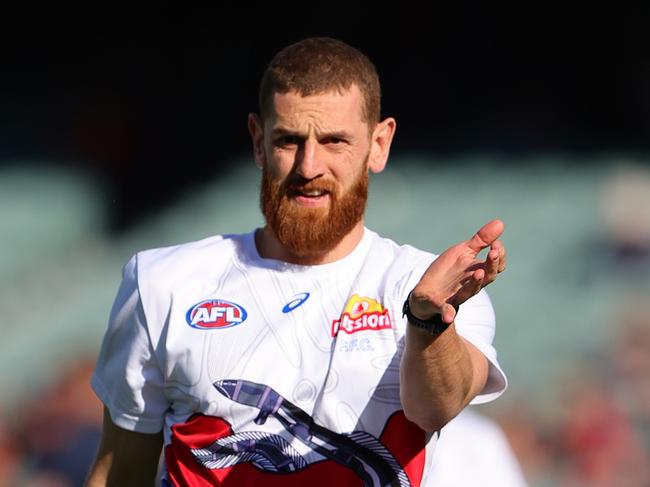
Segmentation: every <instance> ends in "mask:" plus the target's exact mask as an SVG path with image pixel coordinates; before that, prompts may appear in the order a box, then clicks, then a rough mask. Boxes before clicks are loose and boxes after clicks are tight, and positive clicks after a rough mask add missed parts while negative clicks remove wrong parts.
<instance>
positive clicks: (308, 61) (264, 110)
mask: <svg viewBox="0 0 650 487" xmlns="http://www.w3.org/2000/svg"><path fill="white" fill-rule="evenodd" d="M353 84H356V85H357V86H358V87H359V90H360V91H361V94H362V96H363V99H364V102H363V118H364V120H365V121H366V122H367V123H368V125H370V126H371V127H373V126H374V125H375V124H376V123H377V122H379V116H380V98H381V88H380V86H379V77H378V76H377V71H376V69H375V66H374V65H373V64H372V62H371V61H370V60H369V59H368V58H367V57H366V55H365V54H363V53H362V52H361V51H359V50H357V49H355V48H354V47H352V46H349V45H348V44H346V43H344V42H342V41H339V40H336V39H331V38H329V37H312V38H308V39H304V40H302V41H300V42H297V43H295V44H292V45H290V46H287V47H285V48H284V49H282V50H281V51H280V52H278V53H277V54H276V55H275V56H274V57H273V59H271V62H270V63H269V65H268V66H267V68H266V70H265V71H264V75H263V76H262V82H261V84H260V91H259V107H260V113H261V115H262V119H264V118H265V117H266V116H267V115H268V114H269V113H270V111H271V110H272V107H271V105H270V104H271V99H272V97H273V94H274V93H287V92H289V91H295V92H297V93H299V94H300V95H301V96H309V95H316V94H320V93H325V92H327V91H333V90H337V91H339V92H341V91H344V90H348V89H350V88H351V86H352V85H353Z"/></svg>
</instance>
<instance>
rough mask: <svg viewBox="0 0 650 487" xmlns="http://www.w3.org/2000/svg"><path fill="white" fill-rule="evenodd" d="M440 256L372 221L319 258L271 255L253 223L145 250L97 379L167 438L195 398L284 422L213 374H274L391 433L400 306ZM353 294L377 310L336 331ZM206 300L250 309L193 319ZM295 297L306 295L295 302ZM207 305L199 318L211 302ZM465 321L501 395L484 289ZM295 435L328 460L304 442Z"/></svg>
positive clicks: (130, 272) (245, 422)
mask: <svg viewBox="0 0 650 487" xmlns="http://www.w3.org/2000/svg"><path fill="white" fill-rule="evenodd" d="M434 258H435V256H434V255H432V254H429V253H426V252H422V251H420V250H417V249H415V248H413V247H410V246H398V245H396V244H395V243H394V242H392V241H390V240H388V239H384V238H381V237H380V236H378V235H377V234H375V233H374V232H372V231H370V230H368V229H365V231H364V237H363V239H362V241H361V242H360V243H359V245H358V246H357V247H356V249H355V250H354V251H353V252H352V253H351V254H350V255H348V256H347V257H345V258H344V259H342V260H339V261H337V262H334V263H330V264H324V265H319V266H299V265H293V264H287V263H284V262H280V261H275V260H270V259H262V258H260V256H259V254H258V253H257V250H256V247H255V243H254V233H249V234H243V235H225V236H215V237H211V238H208V239H205V240H201V241H198V242H192V243H188V244H183V245H179V246H175V247H169V248H162V249H154V250H148V251H144V252H140V253H138V254H137V255H136V256H134V257H133V258H132V259H131V260H130V261H129V262H128V263H127V264H126V266H125V267H124V270H123V281H122V285H121V287H120V290H119V292H118V295H117V298H116V300H115V304H114V306H113V310H112V312H111V317H110V321H109V325H108V330H107V332H106V335H105V338H104V342H103V344H102V349H101V352H100V356H99V359H98V362H97V367H96V370H95V374H94V376H93V380H92V384H93V387H94V389H95V391H96V393H97V394H98V396H99V397H100V399H101V400H102V401H103V402H104V404H105V405H106V406H107V408H108V409H109V411H110V413H111V417H112V419H113V422H114V423H115V424H116V425H118V426H120V427H122V428H125V429H128V430H133V431H138V432H143V433H155V432H158V431H160V430H162V429H164V432H165V443H166V444H167V443H169V442H170V428H171V427H172V425H174V424H178V423H183V422H184V421H185V420H186V419H187V418H188V417H189V416H191V415H192V414H193V413H197V412H198V413H202V414H205V415H209V416H215V417H219V418H224V419H226V420H227V421H228V422H229V423H230V424H231V425H232V428H233V430H234V431H260V429H264V428H267V427H268V428H270V430H271V429H273V428H274V427H275V428H276V430H277V425H275V426H273V425H272V424H271V423H273V422H272V421H267V422H266V423H265V424H264V425H259V424H254V423H253V420H254V419H255V417H256V415H257V414H258V413H259V410H256V409H255V408H253V407H250V406H245V405H242V404H239V403H237V402H233V401H232V400H231V399H228V398H227V397H224V395H223V394H220V393H219V392H218V391H217V389H216V388H215V386H214V385H213V384H214V383H215V382H216V381H219V380H224V379H230V380H243V381H249V382H251V383H257V384H264V385H266V386H269V387H271V388H272V389H273V390H275V391H277V392H278V393H279V394H280V395H281V396H282V397H284V398H286V399H287V400H289V401H291V402H292V403H293V404H295V405H297V406H298V407H299V408H301V409H302V410H304V411H306V412H307V413H308V414H309V415H310V416H311V417H312V418H313V419H314V421H315V423H317V424H319V425H322V426H324V427H326V428H328V429H330V430H331V431H334V432H349V431H353V430H359V429H362V430H364V431H366V432H368V433H370V434H371V435H373V436H374V437H379V436H380V434H381V433H382V429H383V428H384V426H385V424H386V421H387V418H388V417H389V416H390V415H392V414H394V413H395V412H396V411H399V410H401V405H400V401H399V357H400V352H401V347H402V346H403V337H404V332H405V327H406V321H405V319H404V318H402V316H401V306H402V303H403V301H404V299H405V298H406V296H407V294H408V292H409V291H410V290H411V289H412V288H413V287H414V285H415V284H416V283H417V281H418V280H419V279H420V277H421V275H422V273H423V272H424V270H425V269H426V268H427V266H428V265H429V264H430V262H431V261H432V260H433V259H434ZM306 293H308V294H309V296H308V297H307V298H306V299H304V298H305V296H306ZM354 295H357V297H358V298H354ZM351 297H352V298H353V299H352V304H355V303H356V304H355V307H360V308H359V309H357V311H359V312H362V311H363V310H362V308H363V307H364V306H366V307H369V308H368V309H369V311H367V313H366V314H367V319H366V318H364V319H366V321H363V320H361V321H359V322H358V323H357V325H356V326H361V325H366V328H364V329H361V330H357V331H354V332H352V333H349V332H351V331H353V328H354V326H355V325H354V320H351V319H347V320H346V319H345V318H342V319H341V321H340V323H339V325H338V335H337V338H336V339H334V338H333V337H332V330H333V329H336V328H337V325H336V324H335V322H336V320H337V319H340V318H341V316H342V313H343V311H344V308H345V306H346V303H350V302H351V301H350V298H351ZM301 299H303V301H301ZM206 300H224V301H227V302H229V303H234V304H235V305H236V306H238V307H239V309H240V310H241V309H243V310H245V312H246V319H245V320H244V321H242V322H241V323H239V324H237V323H232V324H231V326H227V327H221V328H210V329H199V328H196V327H194V326H191V324H190V323H191V321H192V318H191V317H190V318H188V312H189V313H191V310H192V309H193V307H194V306H195V305H197V303H201V302H203V301H206ZM291 302H293V303H294V305H297V306H296V307H295V308H293V309H291V310H288V309H287V308H285V305H288V303H291ZM219 306H222V307H221V308H219V311H218V312H216V315H214V316H213V318H215V317H217V315H220V316H222V317H229V318H230V319H231V321H233V320H236V319H237V316H236V315H237V313H238V311H237V310H232V309H231V310H227V309H226V307H228V305H223V304H221V305H219ZM283 308H284V309H285V311H288V312H283ZM373 310H378V311H377V312H376V313H374V317H372V318H371V316H373V313H372V311H373ZM385 310H387V312H385ZM196 313H197V314H195V315H193V316H194V319H195V320H198V319H199V318H200V317H207V316H208V315H209V310H207V311H206V310H204V309H200V310H198V311H196ZM382 313H383V315H382ZM361 314H362V315H363V313H361ZM386 315H387V316H386ZM355 316H356V315H355ZM381 316H383V317H381ZM369 323H370V324H371V325H372V324H373V323H374V325H375V327H374V328H373V327H372V326H368V324H369ZM388 325H390V326H388ZM456 326H457V330H458V333H459V334H461V335H462V336H464V337H465V338H466V339H467V340H469V341H470V342H471V343H473V344H474V345H475V346H476V347H478V348H479V349H480V350H481V351H482V352H483V353H484V354H485V356H486V357H487V359H488V360H489V362H490V371H489V378H488V383H487V385H486V387H485V389H484V390H483V392H482V394H481V395H479V396H478V397H477V398H476V399H475V401H474V402H485V401H489V400H492V399H494V398H495V397H497V396H498V395H500V394H501V393H502V392H503V390H504V389H505V387H506V379H505V375H504V374H503V372H502V371H501V369H500V368H499V365H498V362H497V358H496V352H495V350H494V348H493V346H492V339H493V337H494V313H493V310H492V305H491V303H490V300H489V298H488V296H487V294H486V293H485V292H484V291H481V292H480V293H479V294H478V295H477V296H475V297H473V298H472V299H470V300H469V301H468V302H467V303H465V304H464V305H462V306H461V309H460V312H459V314H458V317H457V320H456ZM276 432H277V431H276ZM433 443H434V441H430V442H429V445H428V446H427V449H428V450H429V449H431V450H432V447H433ZM296 448H298V449H299V450H300V452H301V453H304V454H305V455H307V456H309V455H311V456H312V457H313V458H312V459H313V460H318V458H317V457H318V454H317V453H315V452H313V451H305V448H304V445H301V444H299V445H297V446H296ZM428 455H430V453H428Z"/></svg>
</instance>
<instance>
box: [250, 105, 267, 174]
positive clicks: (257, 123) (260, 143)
mask: <svg viewBox="0 0 650 487" xmlns="http://www.w3.org/2000/svg"><path fill="white" fill-rule="evenodd" d="M248 132H250V134H251V140H252V142H253V155H254V156H255V165H256V166H257V167H259V168H260V169H261V168H263V167H264V165H265V164H266V153H265V152H264V126H263V124H262V119H261V118H260V116H259V115H258V114H257V113H249V114H248Z"/></svg>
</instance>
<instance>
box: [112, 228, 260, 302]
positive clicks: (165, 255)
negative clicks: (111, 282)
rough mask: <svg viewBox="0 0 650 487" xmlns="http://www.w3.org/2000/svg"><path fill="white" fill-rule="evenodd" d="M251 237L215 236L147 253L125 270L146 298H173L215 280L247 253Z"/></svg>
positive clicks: (144, 251) (133, 260)
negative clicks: (188, 287)
mask: <svg viewBox="0 0 650 487" xmlns="http://www.w3.org/2000/svg"><path fill="white" fill-rule="evenodd" d="M250 236H251V234H232V235H215V236H212V237H208V238H205V239H202V240H197V241H194V242H187V243H183V244H179V245H172V246H169V247H161V248H155V249H148V250H143V251H140V252H138V253H137V254H135V255H134V256H133V257H132V258H131V260H130V261H129V263H128V264H127V266H126V267H125V270H124V277H125V278H127V279H128V278H129V277H130V278H132V279H133V280H134V281H135V282H136V283H137V287H138V289H139V291H140V295H141V296H142V298H143V299H144V298H147V297H153V296H157V297H158V298H161V297H163V296H169V295H171V294H174V292H175V291H176V290H179V289H183V288H184V287H187V286H193V285H200V284H201V283H203V282H204V281H206V280H209V279H213V278H214V276H215V275H219V273H220V272H222V271H223V270H224V269H226V268H227V267H228V266H231V265H232V264H233V262H234V261H235V258H236V257H237V256H238V255H240V254H242V253H243V252H244V250H243V248H244V247H245V246H246V244H247V241H248V239H249V238H250Z"/></svg>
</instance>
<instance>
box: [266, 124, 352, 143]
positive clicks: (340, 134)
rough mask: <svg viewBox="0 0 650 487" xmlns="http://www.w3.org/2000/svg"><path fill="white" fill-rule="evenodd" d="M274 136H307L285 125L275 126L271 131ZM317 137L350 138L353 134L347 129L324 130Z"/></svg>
mask: <svg viewBox="0 0 650 487" xmlns="http://www.w3.org/2000/svg"><path fill="white" fill-rule="evenodd" d="M271 134H272V135H273V137H281V136H283V135H291V136H293V137H301V138H305V133H304V132H300V131H295V130H289V129H286V128H283V127H277V128H274V129H273V131H272V132H271ZM317 137H318V138H319V139H324V138H334V139H345V140H349V139H351V138H352V134H350V133H349V132H346V131H345V130H336V131H333V132H324V133H319V134H317Z"/></svg>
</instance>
